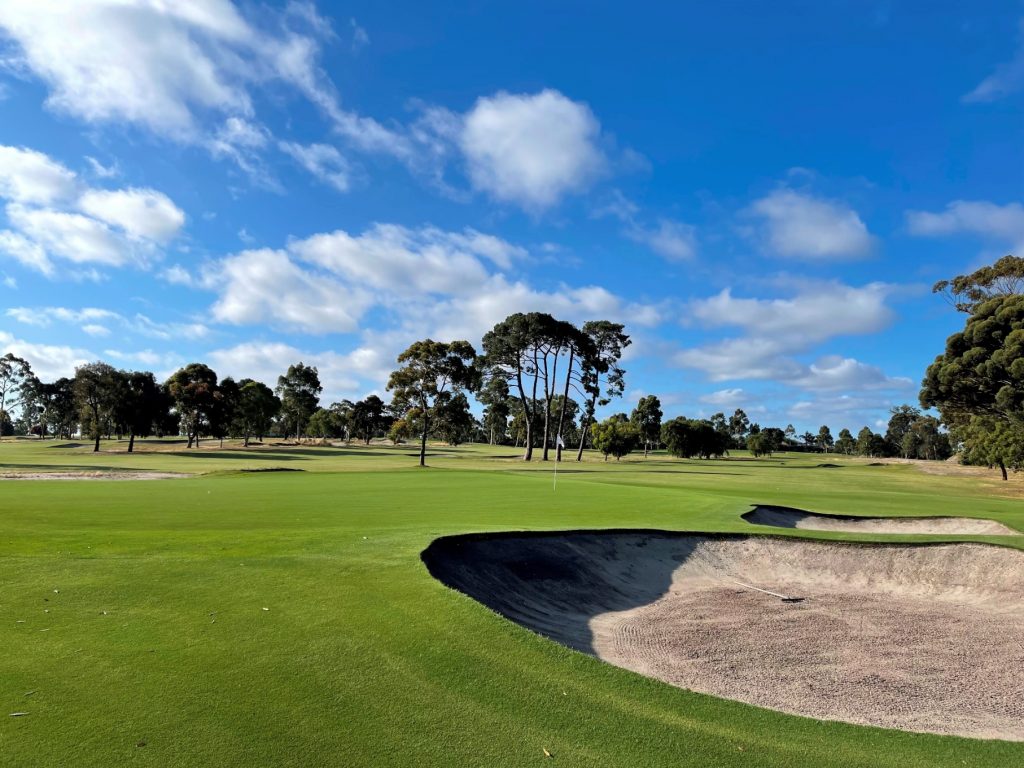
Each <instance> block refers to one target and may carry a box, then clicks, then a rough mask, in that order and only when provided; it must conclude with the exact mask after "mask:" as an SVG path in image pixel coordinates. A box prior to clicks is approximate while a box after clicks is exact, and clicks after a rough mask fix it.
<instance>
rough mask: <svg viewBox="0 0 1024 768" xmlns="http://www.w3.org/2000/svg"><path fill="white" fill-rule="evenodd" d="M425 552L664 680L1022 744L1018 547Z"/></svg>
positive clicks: (543, 545) (521, 537) (631, 541)
mask: <svg viewBox="0 0 1024 768" xmlns="http://www.w3.org/2000/svg"><path fill="white" fill-rule="evenodd" d="M423 559H424V562H425V563H426V565H427V567H428V568H429V569H430V572H431V573H432V574H433V575H434V576H435V577H436V578H438V579H439V580H440V581H442V582H443V583H445V584H447V585H448V586H450V587H452V588H454V589H457V590H459V591H461V592H464V593H465V594H467V595H469V596H470V597H472V598H474V599H476V600H478V601H479V602H481V603H483V604H484V605H486V606H488V607H489V608H491V609H493V610H494V611H496V612H498V613H499V614H501V615H503V616H505V617H506V618H508V619H511V620H512V621H514V622H516V623H518V624H520V625H522V626H524V627H527V628H529V629H531V630H533V631H535V632H538V633H540V634H542V635H544V636H546V637H549V638H551V639H552V640H555V641H557V642H560V643H562V644H564V645H567V646H569V647H570V648H574V649H576V650H578V651H582V652H584V653H588V654H592V655H594V656H597V657H598V658H600V659H603V660H605V661H608V662H610V663H612V664H615V665H617V666H621V667H624V668H626V669H630V670H633V671H635V672H639V673H641V674H644V675H648V676H650V677H654V678H657V679H660V680H664V681H665V682H668V683H671V684H673V685H678V686H681V687H685V688H688V689H691V690H694V691H698V692H703V693H710V694H714V695H716V696H721V697H725V698H730V699H737V700H740V701H744V702H748V703H750V704H755V705H758V706H763V707H768V708H771V709H776V710H780V711H784V712H790V713H794V714H800V715H806V716H809V717H814V718H819V719H829V720H845V721H847V722H853V723H860V724H869V725H878V726H883V727H890V728H901V729H906V730H915V731H928V732H934V733H948V734H957V735H962V736H972V737H977V738H1001V739H1012V740H1024V697H1021V695H1020V691H1021V690H1022V688H1024V664H1022V663H1021V662H1022V660H1024V647H1022V646H1021V639H1022V638H1024V552H1020V551H1018V550H1012V549H1005V548H1001V547H996V546H990V545H982V544H941V545H939V544H936V545H900V544H870V545H864V544H850V543H836V542H822V541H811V540H797V539H787V538H781V537H758V536H747V537H745V536H698V535H687V534H675V533H668V532H656V531H603V532H602V531H591V532H585V531H581V532H565V533H550V534H548V533H545V534H509V535H501V534H499V535H491V536H487V535H481V536H476V535H469V536H453V537H446V538H443V539H438V540H437V541H435V542H433V543H432V544H431V545H430V547H429V548H428V549H427V550H426V551H425V552H424V553H423ZM784 597H788V598H801V600H799V601H792V600H790V601H787V600H784V599H782V598H784Z"/></svg>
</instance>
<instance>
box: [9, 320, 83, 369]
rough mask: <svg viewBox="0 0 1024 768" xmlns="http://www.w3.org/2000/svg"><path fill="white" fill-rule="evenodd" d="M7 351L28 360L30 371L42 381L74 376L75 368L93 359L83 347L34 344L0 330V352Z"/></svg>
mask: <svg viewBox="0 0 1024 768" xmlns="http://www.w3.org/2000/svg"><path fill="white" fill-rule="evenodd" d="M8 352H10V353H12V354H15V355H17V356H18V357H22V358H25V359H26V360H28V361H29V363H31V365H32V372H33V373H35V375H36V376H38V377H39V378H41V379H43V380H44V381H53V380H54V379H59V378H61V377H62V376H74V374H75V368H77V367H78V366H80V365H85V364H86V363H88V362H90V360H92V359H93V355H92V353H91V352H89V351H88V350H85V349H80V348H77V347H68V346H60V345H53V344H34V343H32V342H29V341H25V340H23V339H18V338H15V337H14V336H13V335H11V334H10V333H7V332H6V331H0V354H7V353H8Z"/></svg>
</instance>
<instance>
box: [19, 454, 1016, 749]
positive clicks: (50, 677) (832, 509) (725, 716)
mask: <svg viewBox="0 0 1024 768" xmlns="http://www.w3.org/2000/svg"><path fill="white" fill-rule="evenodd" d="M103 448H104V451H103V452H101V453H99V454H92V453H91V452H89V449H88V447H87V446H77V447H76V446H67V445H66V444H54V443H50V442H46V441H41V442H38V443H37V442H33V441H27V440H19V441H13V440H6V441H4V442H3V443H0V473H14V472H29V473H36V474H39V473H45V472H50V471H53V472H65V473H68V472H90V473H92V472H98V471H99V472H102V471H108V470H116V471H119V472H125V471H129V470H133V471H145V472H161V471H162V472H175V473H191V474H194V475H195V476H193V477H190V478H186V479H173V480H151V481H147V482H130V481H112V482H104V481H88V482H74V481H65V482H48V481H45V480H3V481H0V502H2V504H0V647H2V648H3V649H4V650H3V654H2V656H0V699H2V700H3V705H4V706H5V707H6V708H7V709H6V711H5V712H2V713H0V715H2V717H0V764H2V765H10V766H44V765H45V766H114V765H154V766H157V765H159V766H172V765H173V766H193V765H195V766H199V765H203V766H206V765H217V766H320V765H330V766H361V765H393V766H413V765H416V766H418V765H431V766H433V765H437V766H440V765H445V766H448V765H466V766H470V765H472V766H519V765H535V764H546V762H548V761H553V763H554V764H562V765H588V766H622V765H643V766H661V765H664V766H734V765H735V766H752V765H756V766H809V765H814V766H819V765H820V766H922V767H923V766H945V765H949V766H963V765H969V766H999V767H1000V768H1002V767H1003V766H1012V765H1020V764H1024V744H1022V743H1020V742H1008V741H980V740H972V739H963V738H956V737H946V736H935V735H922V734H915V733H906V732H900V731H894V730H883V729H878V728H867V727H860V726H854V725H848V724H844V723H835V722H822V721H818V720H813V719H807V718H801V717H795V716H791V715H784V714H779V713H777V712H773V711H769V710H765V709H759V708H755V707H752V706H748V705H744V704H740V703H737V702H732V701H727V700H724V699H718V698H714V697H711V696H705V695H700V694H695V693H691V692H688V691H685V690H682V689H679V688H675V687H672V686H670V685H667V684H664V683H661V682H658V681H655V680H651V679H648V678H645V677H642V676H640V675H637V674H634V673H632V672H629V671H626V670H623V669H619V668H617V667H613V666H611V665H609V664H605V663H603V662H601V661H599V660H597V659H595V658H592V657H590V656H587V655H584V654H581V653H578V652H575V651H572V650H569V649H568V648H565V647H563V646H561V645H559V644H557V643H554V642H552V641H549V640H547V639H545V638H542V637H540V636H538V635H536V634H534V633H532V632H530V631H529V630H527V629H524V628H523V627H520V626H518V625H516V624H514V623H512V622H510V621H507V620H506V619H504V618H502V617H500V616H498V615H497V614H495V613H493V612H491V611H489V610H488V609H487V608H485V607H483V606H481V605H480V604H479V603H477V602H475V601H474V600H472V599H471V598H469V597H467V596H465V595H463V594H460V593H459V592H456V591H454V590H452V589H449V588H448V587H446V586H444V585H443V584H441V583H440V582H438V581H437V580H435V579H434V578H432V576H431V575H430V573H429V572H428V570H427V568H426V567H425V566H424V564H423V562H422V561H421V553H422V552H423V551H424V550H425V549H426V548H427V547H428V546H429V545H430V544H431V542H432V541H434V540H435V539H437V538H439V537H442V536H449V535H454V534H460V533H467V532H499V531H515V530H569V529H597V528H657V529H664V530H685V531H709V532H736V533H746V534H750V533H751V528H752V526H751V525H750V524H749V523H747V522H746V521H744V520H743V519H742V517H741V515H742V514H744V513H745V512H748V511H749V510H750V509H751V507H752V506H754V505H757V504H770V505H778V506H786V507H794V508H799V509H806V510H813V511H816V512H822V513H832V514H847V515H858V514H859V515H872V516H902V515H913V516H933V517H934V516H940V517H945V516H951V517H957V516H967V517H978V518H986V519H992V520H996V521H998V522H1001V523H1004V524H1006V525H1008V526H1010V527H1011V528H1013V529H1016V530H1018V531H1020V530H1024V511H1022V510H1024V506H1022V502H1021V500H1020V498H1019V496H1015V495H1014V493H1015V492H1016V491H1015V490H1014V489H1016V487H1017V486H1016V485H1015V484H1014V483H1010V484H1008V487H1007V488H1006V489H1004V487H1003V486H1001V485H1000V484H999V483H998V482H992V481H990V480H988V479H974V478H970V477H945V476H935V475H928V474H925V473H923V472H921V471H920V470H919V469H918V468H916V467H913V466H891V465H890V466H868V465H867V463H866V462H864V461H858V460H846V459H842V458H835V457H831V456H830V457H829V461H830V462H831V463H835V464H838V465H839V466H838V467H837V468H817V467H816V465H817V464H819V463H821V457H820V456H814V455H809V456H800V455H777V456H775V457H772V458H770V459H767V458H765V459H760V460H753V459H751V458H750V457H748V456H745V455H737V456H735V457H733V458H731V459H727V460H721V461H697V460H694V461H682V460H675V459H671V458H669V457H666V456H664V455H662V454H655V455H652V457H651V458H650V459H648V460H646V461H645V460H644V459H642V458H640V457H635V458H634V457H629V459H627V460H623V461H622V462H618V463H616V462H608V463H604V462H602V461H600V460H599V458H597V457H588V460H587V461H585V462H583V463H582V464H576V463H575V462H567V463H564V464H562V465H561V466H560V468H559V470H558V478H557V489H553V487H552V486H553V482H552V481H553V479H554V478H553V476H552V469H553V467H552V465H551V464H550V463H549V464H542V463H540V462H533V463H531V464H529V465H526V464H523V463H521V462H518V461H516V460H515V459H514V456H515V454H516V451H515V450H514V449H510V448H489V447H486V446H461V447H458V448H448V447H446V446H432V450H431V455H430V456H429V458H428V463H429V464H430V465H431V466H430V467H428V468H427V469H419V468H417V467H415V466H414V465H415V458H414V457H412V456H411V455H410V454H411V453H413V451H412V449H407V448H398V449H395V448H389V447H383V446H381V447H377V446H374V447H369V448H368V447H364V446H360V445H357V444H352V445H351V446H350V447H347V448H345V447H340V448H334V447H315V446H302V447H297V448H296V447H283V446H282V447H275V446H269V447H265V448H256V449H252V450H249V451H243V450H239V449H236V448H234V447H226V448H223V449H221V448H213V447H211V448H203V449H201V450H193V451H184V450H182V449H181V448H180V446H175V445H168V444H161V443H156V442H154V443H143V444H142V445H140V446H139V452H138V453H136V454H133V455H128V454H125V453H123V452H121V451H123V444H117V443H109V444H108V443H104V446H103ZM276 468H289V469H303V470H306V471H304V472H244V471H243V470H252V469H276ZM203 473H208V474H203ZM760 532H763V533H769V534H771V533H772V531H771V529H769V528H760ZM778 535H788V536H797V537H803V538H816V539H834V540H838V539H851V540H859V541H963V540H968V541H986V542H989V543H995V544H1001V545H1004V546H1012V547H1017V548H1021V547H1022V546H1024V545H1022V542H1021V540H1022V538H1024V537H1019V536H1004V537H999V536H921V535H915V536H892V535H880V534H850V533H836V532H820V531H809V530H804V529H788V530H782V529H780V530H779V533H778ZM969 650H970V649H965V652H969ZM18 712H24V713H26V714H24V715H22V716H18V717H9V715H10V714H12V713H18ZM545 750H547V751H548V753H550V755H551V756H552V757H550V758H549V757H547V756H546V755H545V752H544V751H545Z"/></svg>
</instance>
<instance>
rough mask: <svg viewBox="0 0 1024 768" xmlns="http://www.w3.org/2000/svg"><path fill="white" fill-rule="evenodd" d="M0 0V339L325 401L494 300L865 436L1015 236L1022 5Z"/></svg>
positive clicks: (65, 365) (669, 374)
mask: <svg viewBox="0 0 1024 768" xmlns="http://www.w3.org/2000/svg"><path fill="white" fill-rule="evenodd" d="M662 5H664V4H648V3H632V4H630V5H629V6H628V8H627V7H625V6H622V5H621V4H611V3H561V4H558V8H557V9H553V7H552V4H550V3H528V2H524V3H516V4H507V3H484V2H477V3H458V4H457V3H450V4H446V5H445V7H444V10H443V11H438V10H437V6H435V5H431V4H424V3H367V2H355V3H327V2H320V3H317V4H312V3H289V4H284V5H282V4H272V5H265V4H261V3H240V4H232V3H230V2H227V0H201V1H197V2H178V3H167V2H162V1H161V0H136V1H135V2H110V1H108V2H100V1H94V0H88V1H86V0H80V1H79V2H74V3H69V2H59V1H58V0H47V1H44V2H40V1H39V0H35V1H34V2H29V1H28V0H25V1H23V0H6V1H5V2H4V3H2V4H0V206H2V213H0V308H2V311H0V349H3V350H4V351H7V350H10V351H14V352H16V353H18V354H21V355H24V356H26V357H28V358H29V359H30V361H31V362H32V363H33V365H34V367H35V368H36V369H37V371H38V372H39V373H40V374H41V375H43V376H44V377H55V376H59V375H68V374H70V373H71V372H72V371H73V368H74V366H75V365H76V364H80V363H82V362H86V361H89V360H94V359H98V358H102V359H106V360H108V361H109V362H111V363H113V364H116V365H119V366H121V367H125V368H144V369H149V370H154V371H156V372H157V373H158V374H159V375H161V376H163V375H166V374H168V373H170V372H172V371H173V370H174V369H175V368H176V367H178V366H180V365H182V364H184V363H187V362H190V361H192V360H202V361H205V362H207V363H209V364H210V365H212V366H213V367H214V368H215V369H216V370H217V371H218V373H220V374H221V375H234V376H236V377H240V376H255V377H257V378H262V379H263V380H265V381H267V382H268V383H271V384H273V383H274V381H275V380H276V376H277V375H278V374H279V373H281V372H282V371H283V370H284V369H285V368H286V367H287V366H288V365H289V364H290V363H292V362H295V361H297V360H300V359H301V360H304V361H305V362H307V363H312V364H315V365H317V366H318V367H319V368H320V371H321V377H322V378H323V380H324V384H325V398H326V399H328V400H332V399H338V398H341V397H360V396H363V395H365V394H367V393H369V392H374V391H376V392H381V391H382V389H383V385H384V382H385V381H386V377H387V373H388V371H389V370H390V368H391V367H392V363H393V360H394V357H395V355H396V354H397V353H398V352H399V351H401V350H402V349H403V348H404V347H405V346H407V345H408V344H409V343H410V342H412V341H414V340H416V339H418V338H423V337H425V336H432V337H434V338H468V339H469V340H470V341H471V342H473V343H474V344H478V343H479V339H480V336H481V335H482V333H483V332H484V331H486V330H487V329H488V328H490V327H491V325H493V324H494V323H495V322H496V321H498V320H500V319H502V318H503V317H505V316H506V315H507V314H509V313H511V312H515V311H530V310H542V311H549V312H551V313H553V314H555V315H557V316H560V317H564V318H566V319H571V320H574V321H583V320H586V319H592V318H608V319H613V320H618V321H621V322H624V323H626V325H627V328H628V330H629V332H631V334H632V336H633V339H634V344H633V346H632V347H631V348H630V350H629V355H628V360H627V370H628V377H627V380H628V390H627V393H626V398H625V402H624V403H623V404H622V405H621V406H615V408H616V409H618V408H620V407H621V408H623V409H628V408H630V407H632V404H633V403H634V402H635V401H636V399H637V398H638V397H639V396H641V395H643V394H649V393H654V394H657V395H659V396H660V397H661V398H662V401H663V403H664V405H665V411H666V412H667V414H669V415H675V414H686V415H689V416H699V415H710V414H711V413H713V412H715V411H718V410H725V411H727V412H728V411H731V410H732V409H734V408H736V407H743V408H744V409H746V410H747V412H748V413H749V414H750V415H751V417H752V418H753V419H754V420H756V421H760V422H761V423H762V424H778V425H780V426H784V425H785V424H786V423H790V422H791V423H793V424H795V425H796V426H797V427H798V428H800V429H804V428H809V429H814V430H815V431H816V428H817V426H818V425H820V424H821V423H827V424H829V425H830V426H832V428H833V431H838V429H839V428H841V427H844V426H845V427H850V428H851V429H854V430H856V429H858V428H859V427H860V426H863V425H864V424H869V425H871V426H877V425H878V424H879V423H880V421H884V419H885V418H886V411H887V410H888V408H889V407H890V406H892V405H894V404H898V403H902V402H916V396H917V385H918V383H919V381H920V378H921V375H922V373H923V371H924V368H925V367H926V365H927V364H928V363H929V362H930V361H931V359H932V358H933V357H934V356H935V355H936V354H938V353H939V352H940V351H941V349H942V345H943V342H944V340H945V338H946V336H947V335H948V334H949V333H951V332H952V331H954V330H956V329H957V328H958V327H959V326H960V325H961V324H962V317H961V316H958V315H957V314H956V313H955V312H954V311H953V310H952V309H950V308H949V307H947V306H946V305H945V304H944V303H943V301H942V300H941V299H940V298H938V297H935V296H932V295H931V294H930V292H929V286H930V285H931V284H932V283H934V282H935V281H936V280H938V279H942V278H945V277H949V276H952V275H954V274H959V273H962V272H964V271H968V270H971V269H973V268H976V267H977V266H979V265H981V264H983V263H986V262H989V261H991V260H993V259H995V258H997V257H999V256H1002V255H1005V254H1006V253H1010V252H1017V253H1021V251H1022V250H1024V249H1021V248H1020V246H1021V244H1024V206H1022V196H1024V162H1022V157H1024V155H1022V152H1021V140H1022V136H1024V121H1022V114H1024V113H1022V111H1021V103H1022V93H1024V22H1022V19H1024V6H1022V5H1021V4H1020V3H1017V2H1004V3H985V2H980V3H973V4H971V5H970V6H967V5H963V4H954V3H939V4H936V3H909V2H908V3H898V2H880V3H875V4H872V3H867V2H827V3H822V2H789V3H783V4H781V5H780V4H776V5H774V6H770V7H769V6H768V5H765V4H762V3H753V2H748V3H740V2H730V3H685V4H674V5H675V7H673V8H670V9H666V8H664V7H661V6H662Z"/></svg>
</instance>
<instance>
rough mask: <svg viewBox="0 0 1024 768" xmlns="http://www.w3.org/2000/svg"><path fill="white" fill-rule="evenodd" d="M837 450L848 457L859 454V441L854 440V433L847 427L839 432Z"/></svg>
mask: <svg viewBox="0 0 1024 768" xmlns="http://www.w3.org/2000/svg"><path fill="white" fill-rule="evenodd" d="M836 450H837V451H838V452H839V453H844V454H846V455H847V456H852V455H853V454H854V453H856V452H857V441H856V440H854V439H853V433H852V432H850V430H848V429H847V428H846V427H843V428H842V429H840V430H839V439H838V440H836Z"/></svg>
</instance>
